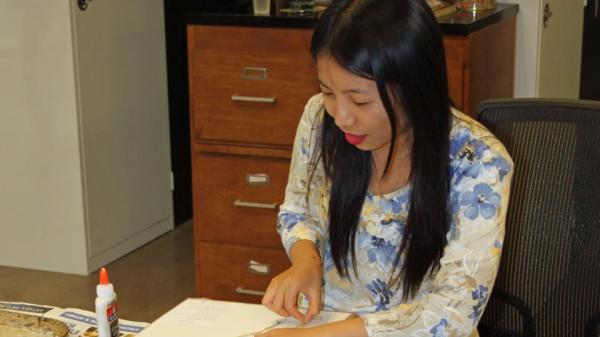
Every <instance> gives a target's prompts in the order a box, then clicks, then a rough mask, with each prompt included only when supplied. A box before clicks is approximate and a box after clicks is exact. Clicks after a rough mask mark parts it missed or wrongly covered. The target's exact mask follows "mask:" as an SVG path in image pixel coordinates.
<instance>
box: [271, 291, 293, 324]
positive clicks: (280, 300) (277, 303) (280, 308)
mask: <svg viewBox="0 0 600 337" xmlns="http://www.w3.org/2000/svg"><path fill="white" fill-rule="evenodd" d="M284 301H285V287H279V288H278V289H277V294H276V295H275V298H274V299H273V309H271V310H273V311H275V312H276V313H277V314H279V315H280V316H283V317H289V316H290V313H289V312H288V311H287V310H286V309H285V308H284Z"/></svg>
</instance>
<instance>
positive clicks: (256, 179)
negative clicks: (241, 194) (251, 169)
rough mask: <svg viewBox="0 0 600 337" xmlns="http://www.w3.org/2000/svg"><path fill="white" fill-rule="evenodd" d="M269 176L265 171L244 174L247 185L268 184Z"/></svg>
mask: <svg viewBox="0 0 600 337" xmlns="http://www.w3.org/2000/svg"><path fill="white" fill-rule="evenodd" d="M270 181H271V178H270V177H269V175H268V174H265V173H248V174H246V183H247V184H248V185H269V182H270Z"/></svg>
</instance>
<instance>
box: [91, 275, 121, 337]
mask: <svg viewBox="0 0 600 337" xmlns="http://www.w3.org/2000/svg"><path fill="white" fill-rule="evenodd" d="M96 295H97V297H96V324H97V325H98V337H118V336H119V314H118V307H117V294H116V293H115V289H114V287H113V285H112V284H111V283H110V281H109V280H108V272H107V271H106V269H105V268H102V269H100V284H98V285H97V286H96Z"/></svg>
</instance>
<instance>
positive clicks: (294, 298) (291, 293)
mask: <svg viewBox="0 0 600 337" xmlns="http://www.w3.org/2000/svg"><path fill="white" fill-rule="evenodd" d="M299 293H300V290H299V289H298V288H297V287H291V286H290V287H288V289H287V291H286V292H285V301H284V308H285V310H286V311H287V312H288V313H289V314H290V315H292V316H294V318H295V319H297V320H298V321H300V322H304V319H305V318H304V315H303V314H302V313H301V312H300V311H298V294H299Z"/></svg>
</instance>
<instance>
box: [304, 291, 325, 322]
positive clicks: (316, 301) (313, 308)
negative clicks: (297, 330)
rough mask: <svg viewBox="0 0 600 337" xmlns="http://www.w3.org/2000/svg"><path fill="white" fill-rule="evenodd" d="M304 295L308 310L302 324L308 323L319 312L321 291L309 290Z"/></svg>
mask: <svg viewBox="0 0 600 337" xmlns="http://www.w3.org/2000/svg"><path fill="white" fill-rule="evenodd" d="M304 295H305V296H306V297H307V299H308V310H307V311H306V317H305V320H304V323H308V322H310V321H311V320H312V319H313V318H315V316H317V315H318V314H319V312H320V311H321V289H320V288H317V289H315V288H313V289H309V290H308V291H306V292H305V293H304Z"/></svg>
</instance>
